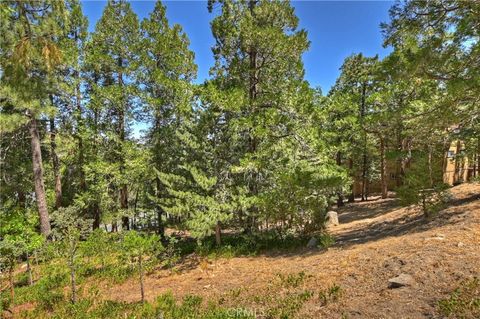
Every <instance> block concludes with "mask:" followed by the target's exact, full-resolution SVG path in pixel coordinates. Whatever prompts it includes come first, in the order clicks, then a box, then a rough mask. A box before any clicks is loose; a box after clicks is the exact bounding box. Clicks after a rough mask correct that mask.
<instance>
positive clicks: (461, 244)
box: [457, 242, 465, 247]
mask: <svg viewBox="0 0 480 319" xmlns="http://www.w3.org/2000/svg"><path fill="white" fill-rule="evenodd" d="M464 246H465V244H464V243H462V242H459V243H458V244H457V247H464Z"/></svg>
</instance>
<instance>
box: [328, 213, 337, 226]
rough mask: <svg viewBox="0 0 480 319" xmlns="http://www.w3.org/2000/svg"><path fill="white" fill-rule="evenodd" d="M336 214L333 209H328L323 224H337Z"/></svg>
mask: <svg viewBox="0 0 480 319" xmlns="http://www.w3.org/2000/svg"><path fill="white" fill-rule="evenodd" d="M338 225H339V222H338V214H337V212H334V211H329V212H328V213H327V216H326V217H325V226H326V227H330V226H338Z"/></svg>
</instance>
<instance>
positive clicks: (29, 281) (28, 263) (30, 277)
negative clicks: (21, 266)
mask: <svg viewBox="0 0 480 319" xmlns="http://www.w3.org/2000/svg"><path fill="white" fill-rule="evenodd" d="M26 259H27V273H28V285H29V286H31V285H33V275H32V266H31V264H30V255H29V254H28V253H27V258H26Z"/></svg>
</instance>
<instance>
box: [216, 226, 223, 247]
mask: <svg viewBox="0 0 480 319" xmlns="http://www.w3.org/2000/svg"><path fill="white" fill-rule="evenodd" d="M215 242H216V244H217V246H220V245H221V244H222V230H221V228H220V222H219V221H217V224H216V225H215Z"/></svg>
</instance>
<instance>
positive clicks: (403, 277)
mask: <svg viewBox="0 0 480 319" xmlns="http://www.w3.org/2000/svg"><path fill="white" fill-rule="evenodd" d="M414 282H415V281H414V280H413V277H412V276H410V275H408V274H400V275H398V276H397V277H393V278H390V279H388V287H389V288H400V287H404V286H412V285H413V284H414Z"/></svg>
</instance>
